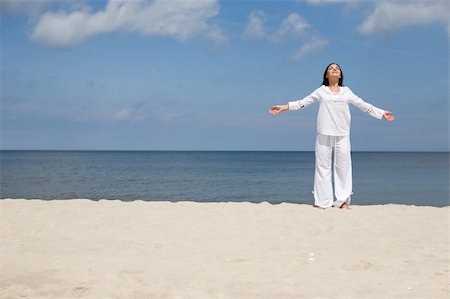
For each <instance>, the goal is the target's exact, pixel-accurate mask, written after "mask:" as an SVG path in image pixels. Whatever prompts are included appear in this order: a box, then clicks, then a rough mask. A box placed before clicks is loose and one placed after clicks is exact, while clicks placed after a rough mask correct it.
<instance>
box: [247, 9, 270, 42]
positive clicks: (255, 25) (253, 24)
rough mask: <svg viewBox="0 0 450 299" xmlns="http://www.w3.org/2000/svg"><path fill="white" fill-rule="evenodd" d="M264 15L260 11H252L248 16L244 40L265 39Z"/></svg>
mask: <svg viewBox="0 0 450 299" xmlns="http://www.w3.org/2000/svg"><path fill="white" fill-rule="evenodd" d="M265 17H266V13H265V12H263V11H261V10H254V11H252V12H251V13H250V15H249V16H248V24H247V27H246V28H245V31H244V34H243V38H244V39H265V38H266V37H267V33H266V32H265V30H264V22H265Z"/></svg>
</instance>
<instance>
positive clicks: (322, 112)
mask: <svg viewBox="0 0 450 299" xmlns="http://www.w3.org/2000/svg"><path fill="white" fill-rule="evenodd" d="M315 102H320V106H319V113H318V115H317V133H319V134H321V135H330V136H346V135H349V134H350V120H351V116H350V109H349V106H348V104H349V103H350V104H353V105H355V106H356V107H358V108H359V109H361V110H362V111H363V112H365V113H367V114H368V115H370V116H373V117H375V118H378V119H382V118H383V114H384V112H385V111H384V110H382V109H379V108H377V107H375V106H373V105H371V104H369V103H367V102H364V101H363V100H362V99H361V98H359V97H358V96H356V95H355V94H354V93H353V92H352V91H351V89H350V88H348V87H347V86H343V87H341V88H340V91H339V93H337V94H334V93H333V92H332V91H331V90H330V88H329V87H328V86H325V85H322V86H321V87H319V88H317V89H316V90H315V91H313V92H312V93H311V94H310V95H308V96H306V97H305V98H303V99H302V100H299V101H293V102H289V103H288V105H289V110H299V109H304V108H306V107H308V106H309V105H311V104H312V103H315Z"/></svg>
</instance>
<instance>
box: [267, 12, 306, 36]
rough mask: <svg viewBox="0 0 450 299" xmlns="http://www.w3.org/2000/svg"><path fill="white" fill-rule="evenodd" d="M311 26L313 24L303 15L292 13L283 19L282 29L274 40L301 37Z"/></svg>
mask: <svg viewBox="0 0 450 299" xmlns="http://www.w3.org/2000/svg"><path fill="white" fill-rule="evenodd" d="M309 27H311V26H310V25H309V24H308V22H307V21H306V20H305V19H304V18H303V17H302V16H301V15H299V14H297V13H291V14H290V15H289V16H288V17H287V18H286V19H284V20H283V23H282V24H281V27H280V29H279V30H278V31H277V32H276V33H275V34H274V36H273V40H274V41H280V40H281V39H283V38H286V37H300V36H301V35H302V34H303V33H304V32H305V31H306V30H307V29H308V28H309Z"/></svg>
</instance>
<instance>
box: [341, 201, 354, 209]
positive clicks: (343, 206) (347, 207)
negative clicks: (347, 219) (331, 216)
mask: <svg viewBox="0 0 450 299" xmlns="http://www.w3.org/2000/svg"><path fill="white" fill-rule="evenodd" d="M340 209H344V210H351V209H352V208H350V206H349V205H348V204H346V203H344V204H343V205H342V206H341V207H340Z"/></svg>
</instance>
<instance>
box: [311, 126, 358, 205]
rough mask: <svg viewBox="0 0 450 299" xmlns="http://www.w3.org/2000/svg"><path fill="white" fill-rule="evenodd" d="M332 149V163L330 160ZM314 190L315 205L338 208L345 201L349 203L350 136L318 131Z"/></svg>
mask: <svg viewBox="0 0 450 299" xmlns="http://www.w3.org/2000/svg"><path fill="white" fill-rule="evenodd" d="M333 152H334V163H332V161H333ZM332 164H334V165H332ZM332 166H334V167H332ZM332 168H333V172H332ZM333 177H334V195H333ZM313 193H314V204H315V205H316V206H319V207H322V208H329V207H331V206H335V207H341V206H342V205H343V204H344V203H347V204H348V205H350V201H351V198H350V196H351V194H352V160H351V153H350V136H328V135H321V134H317V139H316V171H315V175H314V192H313Z"/></svg>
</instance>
